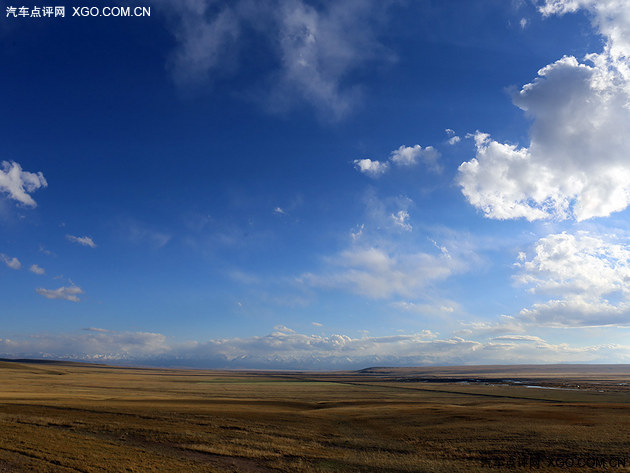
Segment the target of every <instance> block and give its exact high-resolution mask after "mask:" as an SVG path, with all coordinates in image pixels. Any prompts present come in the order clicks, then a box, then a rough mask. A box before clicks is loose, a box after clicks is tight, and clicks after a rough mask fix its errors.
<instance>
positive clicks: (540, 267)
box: [515, 231, 630, 327]
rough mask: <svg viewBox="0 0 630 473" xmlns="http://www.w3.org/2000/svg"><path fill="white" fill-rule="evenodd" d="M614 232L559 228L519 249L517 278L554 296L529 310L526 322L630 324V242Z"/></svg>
mask: <svg viewBox="0 0 630 473" xmlns="http://www.w3.org/2000/svg"><path fill="white" fill-rule="evenodd" d="M613 238H614V237H610V236H606V235H594V234H591V233H589V232H584V231H581V232H577V233H576V234H570V233H566V232H563V233H558V234H551V235H548V236H546V237H544V238H541V239H540V240H539V241H538V242H537V243H536V244H535V245H534V248H533V251H532V252H531V253H530V254H529V255H528V254H527V253H521V254H519V258H518V261H517V262H516V263H515V266H516V267H517V268H518V271H519V273H518V275H517V276H516V281H517V282H518V283H520V284H522V285H526V286H529V288H530V292H531V293H532V294H534V295H535V296H543V297H545V296H546V298H548V300H546V301H544V302H538V303H536V304H534V305H533V306H532V307H530V308H525V309H523V310H522V311H521V312H520V314H519V315H518V316H516V319H517V320H518V321H520V322H523V323H528V324H536V325H546V326H555V327H584V326H606V325H624V326H628V325H630V288H628V281H629V280H630V246H629V245H626V244H622V243H619V242H615V241H614V239H613Z"/></svg>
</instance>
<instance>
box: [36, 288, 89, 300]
mask: <svg viewBox="0 0 630 473" xmlns="http://www.w3.org/2000/svg"><path fill="white" fill-rule="evenodd" d="M35 292H37V294H39V295H41V296H44V297H45V298H46V299H65V300H67V301H72V302H79V301H80V300H81V299H79V297H78V295H79V294H83V291H82V290H81V288H80V287H77V286H69V287H60V288H59V289H43V288H41V287H40V288H37V289H35Z"/></svg>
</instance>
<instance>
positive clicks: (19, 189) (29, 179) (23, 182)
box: [0, 161, 48, 207]
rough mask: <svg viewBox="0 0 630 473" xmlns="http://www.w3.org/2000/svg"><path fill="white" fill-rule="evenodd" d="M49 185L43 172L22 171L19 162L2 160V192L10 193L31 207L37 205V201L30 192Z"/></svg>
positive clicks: (0, 190)
mask: <svg viewBox="0 0 630 473" xmlns="http://www.w3.org/2000/svg"><path fill="white" fill-rule="evenodd" d="M47 185H48V183H47V182H46V179H45V178H44V175H43V174H42V173H41V172H38V173H33V172H28V171H22V167H21V166H20V165H19V164H18V163H16V162H14V161H11V162H9V161H2V169H0V192H4V193H5V194H8V195H9V197H10V198H11V199H13V200H17V201H18V202H20V203H22V204H24V205H27V206H29V207H36V206H37V203H36V202H35V201H34V200H33V198H32V197H31V196H30V193H31V192H33V191H36V190H37V189H39V188H40V187H46V186H47Z"/></svg>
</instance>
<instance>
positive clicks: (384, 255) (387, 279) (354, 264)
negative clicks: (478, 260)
mask: <svg viewBox="0 0 630 473" xmlns="http://www.w3.org/2000/svg"><path fill="white" fill-rule="evenodd" d="M330 266H331V267H330V269H328V270H327V271H324V272H321V273H319V274H315V273H305V274H303V275H302V276H301V277H300V278H299V280H300V281H302V282H304V283H307V284H309V285H312V286H318V287H324V288H330V289H341V290H349V291H351V292H354V293H357V294H360V295H363V296H366V297H369V298H372V299H385V298H390V297H393V296H402V297H412V298H421V297H423V296H424V295H425V290H426V287H427V286H428V285H429V284H430V283H433V282H436V281H441V280H444V279H446V278H447V277H449V276H450V275H452V274H455V273H458V272H461V271H463V270H464V269H465V268H466V262H465V261H463V260H460V259H459V258H452V257H451V255H449V254H448V253H440V254H431V253H424V252H417V253H398V252H394V251H386V250H384V249H381V248H376V247H365V248H352V249H348V250H345V251H342V252H341V253H340V254H338V255H336V256H335V257H334V258H331V264H330Z"/></svg>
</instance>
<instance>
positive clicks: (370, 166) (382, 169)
mask: <svg viewBox="0 0 630 473" xmlns="http://www.w3.org/2000/svg"><path fill="white" fill-rule="evenodd" d="M354 167H355V168H356V169H358V170H359V171H360V172H362V173H363V174H367V175H368V176H370V177H379V176H381V175H383V174H385V173H386V172H387V170H388V169H389V163H382V162H380V161H372V160H371V159H369V158H365V159H355V160H354Z"/></svg>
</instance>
